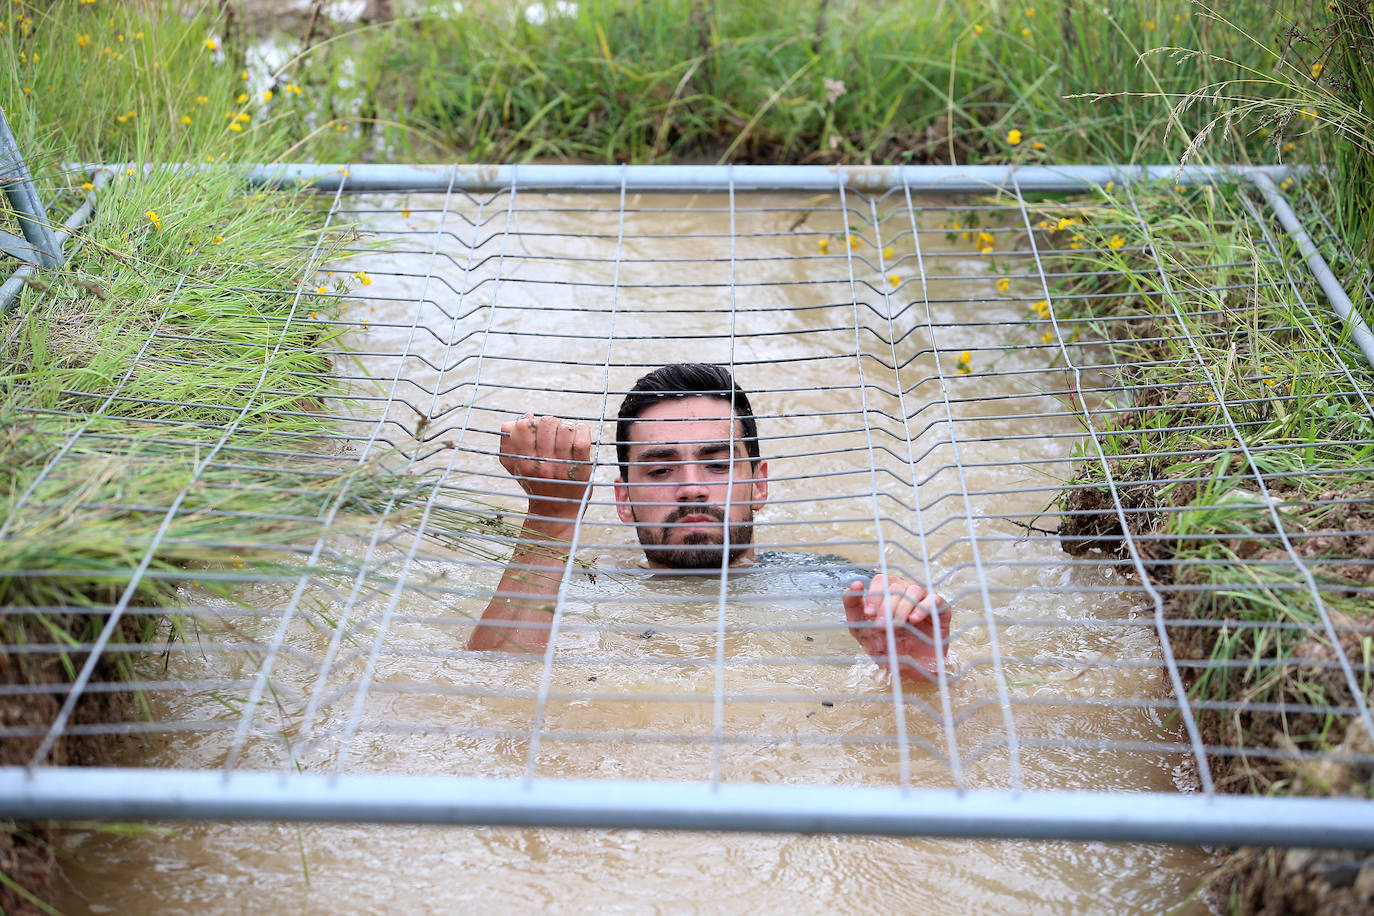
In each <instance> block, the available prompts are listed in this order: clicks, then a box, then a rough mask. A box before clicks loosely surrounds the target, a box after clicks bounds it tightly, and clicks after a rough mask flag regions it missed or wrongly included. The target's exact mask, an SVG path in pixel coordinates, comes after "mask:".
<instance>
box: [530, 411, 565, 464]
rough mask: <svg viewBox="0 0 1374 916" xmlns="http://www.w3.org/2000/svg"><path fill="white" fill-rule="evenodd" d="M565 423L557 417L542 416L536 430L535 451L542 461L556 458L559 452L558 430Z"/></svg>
mask: <svg viewBox="0 0 1374 916" xmlns="http://www.w3.org/2000/svg"><path fill="white" fill-rule="evenodd" d="M562 427H563V424H562V423H560V422H559V420H558V418H557V417H540V418H539V420H538V421H537V428H536V431H535V445H534V453H535V454H536V455H538V456H539V458H540V460H541V461H549V460H556V459H558V458H559V454H558V431H559V430H560V429H562Z"/></svg>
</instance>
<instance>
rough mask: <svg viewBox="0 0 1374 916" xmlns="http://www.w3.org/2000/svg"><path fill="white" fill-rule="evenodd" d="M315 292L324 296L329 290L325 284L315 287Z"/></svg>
mask: <svg viewBox="0 0 1374 916" xmlns="http://www.w3.org/2000/svg"><path fill="white" fill-rule="evenodd" d="M315 292H317V293H319V294H320V295H321V296H323V295H324V294H325V293H327V292H329V288H328V287H326V286H325V285H324V284H323V283H321V284H320V285H319V286H317V287H315ZM312 314H313V313H312Z"/></svg>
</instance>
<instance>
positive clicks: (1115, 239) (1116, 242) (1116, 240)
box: [1107, 235, 1126, 251]
mask: <svg viewBox="0 0 1374 916" xmlns="http://www.w3.org/2000/svg"><path fill="white" fill-rule="evenodd" d="M1107 244H1108V245H1110V246H1111V247H1112V251H1117V250H1119V249H1120V248H1121V246H1122V245H1125V244H1126V240H1125V239H1124V238H1122V237H1121V236H1119V235H1113V236H1112V237H1111V240H1110V241H1109V242H1107Z"/></svg>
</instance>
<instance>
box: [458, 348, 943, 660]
mask: <svg viewBox="0 0 1374 916" xmlns="http://www.w3.org/2000/svg"><path fill="white" fill-rule="evenodd" d="M501 437H502V447H501V465H502V466H503V467H504V468H505V469H506V471H507V472H509V473H510V474H512V475H514V476H515V478H516V479H517V480H518V481H519V482H520V486H521V488H522V489H523V490H524V491H525V494H526V495H527V496H528V498H529V506H528V509H527V511H526V514H525V520H524V527H523V532H522V536H521V538H520V540H519V542H518V544H517V545H516V548H515V551H514V553H513V554H512V556H511V559H510V562H509V563H508V565H507V567H506V572H505V575H504V576H503V577H502V579H501V584H500V586H499V588H498V590H497V594H496V596H495V597H493V598H492V600H491V603H490V604H489V605H488V606H487V609H486V611H485V613H483V615H482V622H481V625H479V626H478V627H476V628H475V629H474V631H473V634H472V638H471V639H470V640H469V642H468V648H470V649H479V650H492V649H504V650H512V649H515V650H518V649H527V650H528V649H539V648H542V647H543V646H544V645H545V643H546V641H547V639H548V624H549V622H550V620H551V619H552V611H553V606H552V603H551V601H552V599H553V598H554V596H555V595H556V594H557V592H558V585H559V582H560V581H561V580H562V577H563V570H564V567H565V565H566V563H567V559H568V551H569V550H570V549H571V545H572V541H573V533H574V531H575V529H576V527H577V524H578V520H579V518H580V517H581V512H582V509H583V506H584V503H585V501H586V497H587V495H588V490H589V489H590V488H591V486H592V483H591V472H592V464H591V450H592V443H591V431H590V430H589V429H588V428H587V426H586V425H585V424H581V423H571V422H567V421H560V420H559V419H557V418H556V417H539V418H537V419H536V418H535V417H534V415H533V414H529V413H527V414H525V416H524V417H522V418H520V419H518V420H512V421H510V422H508V423H505V424H503V425H502V427H501ZM616 440H617V441H616V457H617V459H618V461H619V464H620V476H619V477H618V478H617V479H616V481H615V503H616V513H617V514H618V515H619V516H620V520H621V521H623V522H625V523H627V524H631V525H634V526H635V532H636V534H637V535H638V537H639V543H640V546H641V547H642V548H643V549H644V556H645V558H646V560H647V561H648V564H649V567H650V568H651V569H655V570H660V571H664V572H669V571H676V572H680V573H686V572H689V571H698V570H704V571H709V570H721V569H722V568H723V567H728V568H730V569H740V568H744V567H747V566H750V565H752V564H753V563H754V561H755V551H754V543H753V536H754V525H753V522H754V513H755V512H756V511H757V510H758V509H759V508H760V507H761V506H762V505H763V504H764V502H765V501H766V500H767V498H768V462H767V461H765V460H762V459H761V458H760V457H759V442H758V431H757V425H756V423H755V419H754V412H753V409H752V408H751V407H750V404H749V397H748V395H746V394H745V393H744V391H742V390H741V389H740V388H739V387H738V386H737V385H735V382H734V379H732V378H731V376H730V373H729V372H728V371H726V370H725V369H723V368H721V367H720V366H713V365H708V364H704V363H675V364H673V365H669V366H664V367H663V368H661V369H657V370H655V371H653V372H650V373H649V374H648V375H646V376H644V377H643V378H641V379H640V380H639V381H638V382H636V383H635V387H634V388H633V389H632V390H631V391H630V393H629V394H628V395H626V397H625V400H624V402H623V403H622V404H621V407H620V414H619V419H618V421H617V424H616ZM841 603H842V605H843V607H844V613H845V618H846V619H847V620H848V621H849V631H850V633H851V634H853V636H854V638H855V639H857V640H858V642H859V644H860V645H861V646H862V647H863V648H864V650H865V651H866V652H868V654H869V655H871V656H872V657H873V658H874V660H876V661H877V662H878V663H879V664H881V665H884V667H886V665H887V659H888V657H889V655H888V649H889V644H888V627H887V624H886V621H887V618H888V615H889V614H890V615H891V618H892V621H893V624H894V625H893V627H892V636H893V638H894V647H895V650H896V656H897V658H898V659H899V668H900V671H901V674H902V676H903V677H905V678H910V679H914V680H925V679H929V678H933V677H934V673H935V671H936V669H937V664H938V663H937V657H938V654H939V653H943V652H945V651H946V650H947V649H948V645H949V619H950V615H949V613H948V605H947V604H946V603H945V601H944V599H943V598H941V597H940V596H939V595H937V594H935V593H934V592H931V591H928V590H927V589H926V588H925V587H924V586H922V585H920V584H919V583H916V582H913V581H911V580H909V579H904V578H902V577H900V576H883V575H876V576H874V577H873V579H872V581H871V582H870V583H869V584H868V585H867V587H865V585H864V583H863V581H862V580H855V581H853V582H852V583H851V584H850V586H849V588H848V589H846V590H845V591H844V592H843V593H842V595H841ZM937 620H938V621H939V624H940V627H939V635H938V637H937V636H936V631H935V622H936V621H937Z"/></svg>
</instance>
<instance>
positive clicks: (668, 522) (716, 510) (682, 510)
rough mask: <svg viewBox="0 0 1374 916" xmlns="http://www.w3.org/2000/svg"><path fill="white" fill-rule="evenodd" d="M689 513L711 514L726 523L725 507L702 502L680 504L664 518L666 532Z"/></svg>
mask: <svg viewBox="0 0 1374 916" xmlns="http://www.w3.org/2000/svg"><path fill="white" fill-rule="evenodd" d="M689 515H709V516H711V518H713V519H715V520H716V521H718V522H721V523H724V521H725V510H724V509H722V508H720V507H719V506H708V505H704V504H701V503H696V504H693V505H687V506H679V507H678V508H676V509H674V510H673V511H672V512H669V513H668V516H667V518H665V519H664V520H663V528H664V531H665V532H666V531H667V530H668V529H670V528H671V527H672V526H673V525H675V524H677V523H679V522H681V521H682V520H683V519H684V518H686V517H687V516H689Z"/></svg>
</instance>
